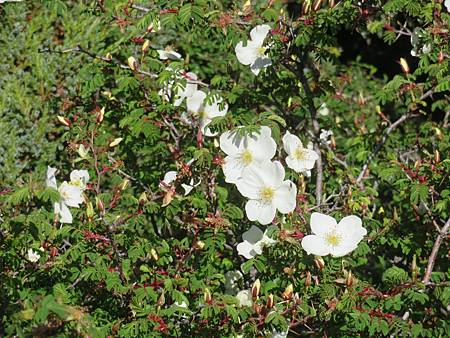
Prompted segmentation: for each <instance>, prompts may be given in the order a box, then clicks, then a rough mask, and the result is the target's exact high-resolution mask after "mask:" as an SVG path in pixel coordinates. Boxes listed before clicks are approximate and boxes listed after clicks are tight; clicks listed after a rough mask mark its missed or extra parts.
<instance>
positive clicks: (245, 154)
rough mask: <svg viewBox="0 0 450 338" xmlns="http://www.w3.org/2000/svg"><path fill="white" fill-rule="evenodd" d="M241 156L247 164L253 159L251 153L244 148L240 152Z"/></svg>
mask: <svg viewBox="0 0 450 338" xmlns="http://www.w3.org/2000/svg"><path fill="white" fill-rule="evenodd" d="M241 156H242V162H244V164H245V165H249V164H250V163H252V161H253V155H252V153H251V152H250V151H249V150H244V151H243V152H242V154H241Z"/></svg>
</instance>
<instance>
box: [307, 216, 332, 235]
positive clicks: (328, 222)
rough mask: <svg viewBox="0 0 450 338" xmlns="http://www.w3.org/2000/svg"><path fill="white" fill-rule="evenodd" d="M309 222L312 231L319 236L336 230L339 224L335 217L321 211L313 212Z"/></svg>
mask: <svg viewBox="0 0 450 338" xmlns="http://www.w3.org/2000/svg"><path fill="white" fill-rule="evenodd" d="M309 223H310V226H311V230H312V232H313V233H314V234H316V235H318V236H323V235H325V234H326V233H328V232H330V231H332V230H334V229H335V228H336V225H337V223H336V220H335V219H334V218H333V217H331V216H328V215H325V214H321V213H320V212H313V213H312V215H311V220H310V221H309Z"/></svg>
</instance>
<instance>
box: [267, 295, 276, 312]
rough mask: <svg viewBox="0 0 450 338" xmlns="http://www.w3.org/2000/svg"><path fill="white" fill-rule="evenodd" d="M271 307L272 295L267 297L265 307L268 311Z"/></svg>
mask: <svg viewBox="0 0 450 338" xmlns="http://www.w3.org/2000/svg"><path fill="white" fill-rule="evenodd" d="M273 305H274V300H273V294H270V295H269V297H267V304H266V307H267V308H268V309H271V308H273Z"/></svg>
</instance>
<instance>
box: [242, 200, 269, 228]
mask: <svg viewBox="0 0 450 338" xmlns="http://www.w3.org/2000/svg"><path fill="white" fill-rule="evenodd" d="M245 212H246V214H247V218H248V219H249V220H250V221H258V222H259V223H261V224H263V225H265V224H269V223H271V222H272V221H273V219H274V218H275V214H276V209H275V207H274V206H273V205H272V203H264V202H262V201H259V200H249V201H247V203H246V204H245Z"/></svg>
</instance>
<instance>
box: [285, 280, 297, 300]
mask: <svg viewBox="0 0 450 338" xmlns="http://www.w3.org/2000/svg"><path fill="white" fill-rule="evenodd" d="M293 293H294V286H293V285H292V284H289V285H288V286H287V288H286V289H285V290H284V291H283V294H282V296H283V298H284V299H285V300H290V299H291V298H292V294H293Z"/></svg>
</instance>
